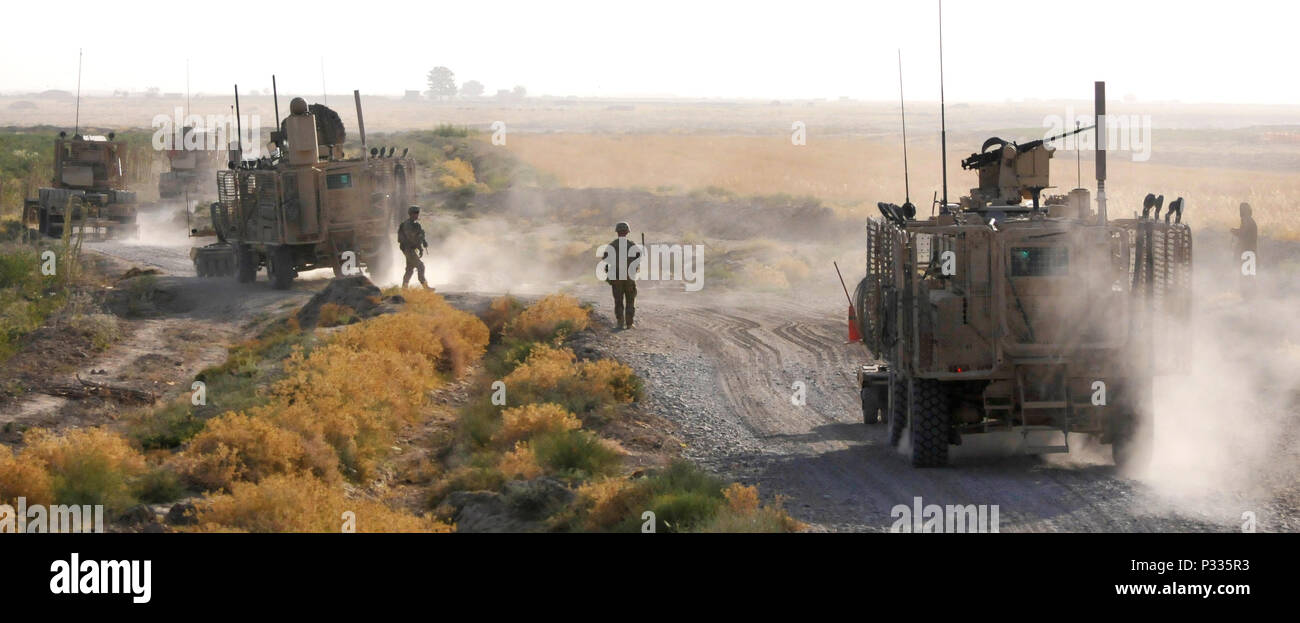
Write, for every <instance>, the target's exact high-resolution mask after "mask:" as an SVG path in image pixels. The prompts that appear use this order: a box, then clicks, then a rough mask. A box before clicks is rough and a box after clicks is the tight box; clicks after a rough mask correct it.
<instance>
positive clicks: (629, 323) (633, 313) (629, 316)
mask: <svg viewBox="0 0 1300 623" xmlns="http://www.w3.org/2000/svg"><path fill="white" fill-rule="evenodd" d="M635 315H636V313H635V312H632V311H630V310H629V311H628V312H627V324H626V325H624V326H623V328H624V329H631V328H632V316H635Z"/></svg>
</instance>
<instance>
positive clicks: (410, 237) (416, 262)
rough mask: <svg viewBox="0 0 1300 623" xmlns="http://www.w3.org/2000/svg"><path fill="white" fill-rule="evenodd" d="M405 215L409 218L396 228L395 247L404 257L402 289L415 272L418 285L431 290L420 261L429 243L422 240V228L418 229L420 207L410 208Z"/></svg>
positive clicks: (422, 263)
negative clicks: (404, 266) (404, 269)
mask: <svg viewBox="0 0 1300 623" xmlns="http://www.w3.org/2000/svg"><path fill="white" fill-rule="evenodd" d="M407 214H409V215H410V217H411V218H409V219H406V220H405V221H402V224H401V225H398V226H397V247H398V248H399V249H401V251H402V255H404V256H406V273H405V274H404V275H402V287H403V288H405V287H406V285H407V284H408V283H410V282H411V273H412V272H415V273H417V274H418V275H419V277H420V285H422V286H424V287H425V288H426V289H432V288H429V282H427V281H425V280H424V262H423V261H421V260H420V258H421V257H423V256H424V250H425V249H427V248H429V241H427V240H425V239H424V228H423V227H420V206H411V207H410V209H408V210H407Z"/></svg>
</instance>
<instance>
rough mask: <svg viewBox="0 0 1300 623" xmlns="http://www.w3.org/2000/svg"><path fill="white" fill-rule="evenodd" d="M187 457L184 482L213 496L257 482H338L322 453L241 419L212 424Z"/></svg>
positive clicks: (265, 424) (259, 421) (264, 423)
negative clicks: (300, 478)
mask: <svg viewBox="0 0 1300 623" xmlns="http://www.w3.org/2000/svg"><path fill="white" fill-rule="evenodd" d="M185 454H186V457H187V459H188V460H187V461H186V463H187V465H186V476H187V477H188V478H189V480H190V481H191V482H193V483H194V484H195V485H197V486H200V487H202V488H205V489H209V490H225V491H229V490H230V489H231V487H232V486H233V485H234V484H235V483H236V482H238V481H250V482H258V481H260V480H262V479H264V478H268V477H270V476H273V475H276V474H291V473H299V472H303V471H309V472H312V473H314V474H315V475H316V476H318V477H321V478H324V479H326V480H335V479H337V471H336V468H335V467H334V464H335V461H334V460H333V457H332V456H322V455H323V454H324V453H322V452H321V451H320V449H319V448H311V447H309V444H308V443H307V442H306V441H305V440H304V439H303V438H302V437H301V436H300V435H298V434H297V433H294V432H292V431H288V430H284V429H282V428H279V427H277V426H275V425H274V424H273V423H271V422H270V421H268V420H266V419H263V418H258V417H252V416H248V415H245V414H243V413H228V414H226V415H223V416H221V417H218V418H214V419H212V420H209V421H208V423H207V425H206V426H205V427H204V428H203V431H202V432H200V433H199V434H198V435H195V436H194V439H193V440H191V441H190V444H189V447H188V448H186V450H185Z"/></svg>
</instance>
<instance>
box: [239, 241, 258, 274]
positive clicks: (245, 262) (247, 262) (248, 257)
mask: <svg viewBox="0 0 1300 623" xmlns="http://www.w3.org/2000/svg"><path fill="white" fill-rule="evenodd" d="M235 279H236V280H237V281H239V283H252V282H253V280H255V279H257V260H255V259H254V256H253V249H252V248H251V247H249V246H248V245H244V244H241V245H237V246H235Z"/></svg>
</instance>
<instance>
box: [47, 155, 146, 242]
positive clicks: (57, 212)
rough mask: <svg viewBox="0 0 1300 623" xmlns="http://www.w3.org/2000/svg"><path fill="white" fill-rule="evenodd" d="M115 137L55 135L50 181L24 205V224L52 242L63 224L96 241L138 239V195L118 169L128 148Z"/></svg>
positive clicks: (61, 231) (59, 233) (61, 233)
mask: <svg viewBox="0 0 1300 623" xmlns="http://www.w3.org/2000/svg"><path fill="white" fill-rule="evenodd" d="M114 138H115V137H114V134H113V133H112V132H110V133H109V134H108V136H107V137H104V136H88V135H83V134H75V135H73V136H72V137H71V138H68V135H67V132H59V138H57V139H55V141H54V179H53V180H52V183H51V184H50V186H48V187H44V188H40V189H39V190H38V191H37V196H36V198H35V199H27V200H26V201H24V202H23V223H24V224H25V225H26V226H27V227H28V228H32V229H35V230H36V231H37V232H39V233H41V234H44V235H46V236H51V237H54V238H58V237H60V236H62V235H63V229H64V224H65V223H68V224H70V225H71V226H72V227H73V228H74V229H79V230H81V231H82V232H84V233H88V234H90V235H92V236H95V237H100V238H104V237H107V238H113V237H130V236H134V235H136V233H137V231H138V227H137V225H136V196H135V193H134V192H132V191H129V190H127V189H126V176H125V175H124V174H123V171H122V159H123V157H124V156H125V155H126V144H125V143H123V142H122V141H117V140H114Z"/></svg>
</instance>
